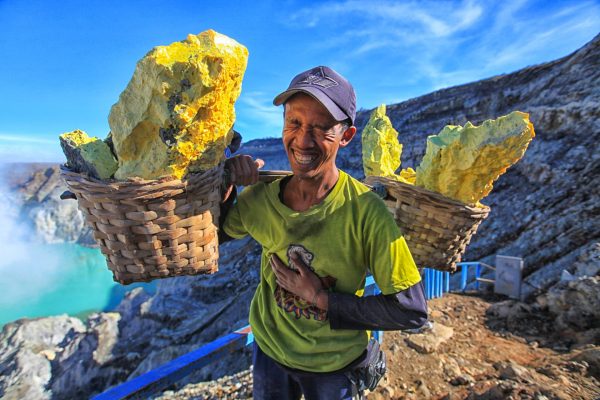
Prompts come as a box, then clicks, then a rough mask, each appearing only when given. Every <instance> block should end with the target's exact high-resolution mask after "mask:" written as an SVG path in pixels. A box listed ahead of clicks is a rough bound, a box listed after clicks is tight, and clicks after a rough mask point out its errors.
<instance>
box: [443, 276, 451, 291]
mask: <svg viewBox="0 0 600 400" xmlns="http://www.w3.org/2000/svg"><path fill="white" fill-rule="evenodd" d="M444 277H445V278H446V293H450V272H448V271H446V272H444Z"/></svg>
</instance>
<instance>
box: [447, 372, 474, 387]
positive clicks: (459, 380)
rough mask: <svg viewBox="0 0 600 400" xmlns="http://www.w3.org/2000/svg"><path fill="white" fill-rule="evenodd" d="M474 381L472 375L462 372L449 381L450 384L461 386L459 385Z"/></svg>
mask: <svg viewBox="0 0 600 400" xmlns="http://www.w3.org/2000/svg"><path fill="white" fill-rule="evenodd" d="M474 382H475V380H474V379H473V377H472V376H471V375H468V374H462V375H459V376H457V377H455V378H453V379H452V380H451V381H450V384H451V385H454V386H461V385H468V384H470V383H474Z"/></svg>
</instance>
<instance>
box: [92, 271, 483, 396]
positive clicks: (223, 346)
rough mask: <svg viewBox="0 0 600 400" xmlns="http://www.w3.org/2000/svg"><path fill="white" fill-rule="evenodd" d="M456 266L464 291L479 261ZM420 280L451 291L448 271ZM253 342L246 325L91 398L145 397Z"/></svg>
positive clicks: (429, 289) (371, 284)
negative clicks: (470, 274)
mask: <svg viewBox="0 0 600 400" xmlns="http://www.w3.org/2000/svg"><path fill="white" fill-rule="evenodd" d="M458 265H459V266H460V267H461V268H462V270H461V284H460V290H461V291H464V290H465V288H466V286H467V277H468V268H469V267H475V269H476V272H475V276H476V279H477V278H479V277H480V275H481V263H479V262H463V263H458ZM423 283H424V286H425V295H426V297H427V299H433V298H436V297H442V296H443V294H444V293H447V292H449V291H450V273H449V272H444V271H438V270H434V269H430V268H423ZM476 289H479V282H478V281H476ZM378 293H380V291H379V288H378V287H377V285H376V284H375V281H374V279H373V277H372V276H368V277H367V280H366V283H365V295H376V294H378ZM372 335H373V336H374V337H375V338H376V339H377V340H379V341H380V342H381V341H383V332H380V331H375V332H372ZM253 342H254V336H253V335H252V330H251V329H250V326H246V327H244V328H242V329H239V330H237V331H235V332H233V333H230V334H228V335H226V336H223V337H221V338H219V339H217V340H215V341H213V342H211V343H208V344H206V345H204V346H202V347H200V348H199V349H197V350H194V351H192V352H190V353H187V354H184V355H182V356H180V357H178V358H176V359H174V360H173V361H170V362H168V363H167V364H164V365H162V366H160V367H158V368H156V369H154V370H152V371H149V372H147V373H145V374H143V375H140V376H138V377H136V378H133V379H131V380H129V381H127V382H124V383H122V384H121V385H119V386H115V387H113V388H111V389H108V390H107V391H105V392H104V393H101V394H99V395H97V396H96V397H94V400H114V399H146V398H148V397H150V396H152V395H156V394H157V393H160V392H162V391H163V390H164V389H166V388H167V387H169V386H171V385H173V384H174V383H176V382H178V381H179V380H181V379H183V378H184V377H186V376H187V375H189V374H190V373H192V372H194V371H196V370H198V369H200V368H202V367H205V366H207V365H208V364H210V363H212V362H214V361H216V360H218V359H220V358H222V357H224V356H226V355H228V354H231V353H233V352H235V351H238V350H241V349H243V348H244V347H246V346H249V345H251V344H252V343H253Z"/></svg>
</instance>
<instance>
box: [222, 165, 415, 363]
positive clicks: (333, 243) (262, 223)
mask: <svg viewBox="0 0 600 400" xmlns="http://www.w3.org/2000/svg"><path fill="white" fill-rule="evenodd" d="M280 182H281V181H280V180H277V181H275V182H272V183H270V184H264V183H258V184H256V185H253V186H250V187H247V188H245V189H244V190H243V191H242V193H241V194H240V196H239V197H238V199H237V203H236V204H235V205H234V206H233V207H232V209H231V210H230V212H229V214H228V215H227V218H226V220H225V224H224V226H223V229H224V230H225V233H227V234H228V235H229V236H231V237H233V238H241V237H244V236H246V235H248V234H249V235H250V236H252V237H253V238H254V239H256V241H257V242H258V243H260V245H261V246H262V257H261V277H260V283H259V285H258V288H257V289H256V293H255V294H254V298H253V299H252V303H251V305H250V325H251V326H252V332H253V333H254V337H255V339H256V341H257V343H258V344H259V345H260V348H261V349H262V350H263V351H264V352H265V353H266V354H267V355H268V356H269V357H271V358H273V359H274V360H276V361H278V362H279V363H281V364H283V365H286V366H289V367H291V368H295V369H300V370H304V371H313V372H330V371H335V370H338V369H340V368H343V367H345V366H346V365H348V364H349V363H350V362H352V361H353V360H355V359H356V358H357V357H358V356H360V354H361V353H362V352H363V350H364V349H365V347H366V345H367V341H368V338H367V333H366V331H363V330H346V329H339V330H332V329H331V328H330V326H329V322H328V321H327V313H326V312H325V311H322V310H319V309H318V308H316V307H314V306H312V305H310V304H309V303H308V302H305V301H303V300H302V299H300V298H299V297H297V296H294V295H293V294H291V293H290V292H288V291H286V290H285V289H283V288H281V287H279V286H278V285H277V283H276V282H275V274H274V273H273V271H272V269H271V266H270V264H269V257H270V256H271V255H272V254H277V256H279V258H280V259H281V260H282V261H283V262H284V263H286V264H287V265H289V259H290V257H289V256H290V254H292V253H293V252H296V253H298V254H299V255H300V257H301V258H302V259H303V260H304V261H305V264H307V265H309V266H310V268H311V269H312V270H313V271H314V272H315V273H316V274H317V275H318V276H319V277H320V279H321V282H322V283H323V285H324V287H326V288H328V290H330V291H333V292H341V293H355V294H357V295H359V296H360V295H362V293H363V289H364V285H365V279H366V275H367V270H370V271H371V273H372V274H373V277H374V278H375V281H376V282H377V285H378V286H379V288H380V289H381V291H382V292H383V293H384V294H392V293H396V292H399V291H401V290H404V289H406V288H408V287H410V286H412V285H414V284H415V283H418V282H419V281H420V280H421V277H420V275H419V272H418V270H417V268H416V266H415V263H414V261H413V259H412V256H411V255H410V252H409V250H408V246H407V245H406V241H405V240H404V238H403V237H402V235H401V233H400V231H399V229H398V227H397V226H396V223H395V222H394V220H393V218H392V217H391V214H390V212H389V211H388V210H387V208H386V206H385V204H384V203H383V201H382V200H381V199H380V198H379V197H378V196H377V195H376V194H374V193H372V192H371V191H370V190H369V189H368V188H367V187H366V186H365V185H363V184H362V183H360V182H359V181H357V180H356V179H354V178H352V177H351V176H349V175H348V174H346V173H345V172H343V171H340V175H339V179H338V182H337V183H336V185H335V186H334V188H333V190H332V191H331V192H330V193H329V194H328V195H327V197H326V198H325V199H324V200H323V202H322V203H320V204H318V205H315V206H313V207H311V208H310V209H308V210H307V211H302V212H298V211H294V210H292V209H290V208H288V207H287V206H286V205H284V204H283V203H282V202H281V201H280V199H279V191H280Z"/></svg>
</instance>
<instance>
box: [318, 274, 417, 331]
mask: <svg viewBox="0 0 600 400" xmlns="http://www.w3.org/2000/svg"><path fill="white" fill-rule="evenodd" d="M327 297H328V299H327V302H328V312H327V314H328V317H329V323H330V325H331V328H332V329H371V330H402V329H414V328H419V327H421V326H422V325H423V324H425V322H427V302H426V300H425V293H424V290H423V284H422V282H419V283H417V284H415V285H413V286H411V287H409V288H408V289H405V290H402V291H400V292H398V293H396V294H388V295H384V294H379V295H376V296H364V297H358V296H356V295H353V294H346V293H327Z"/></svg>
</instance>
